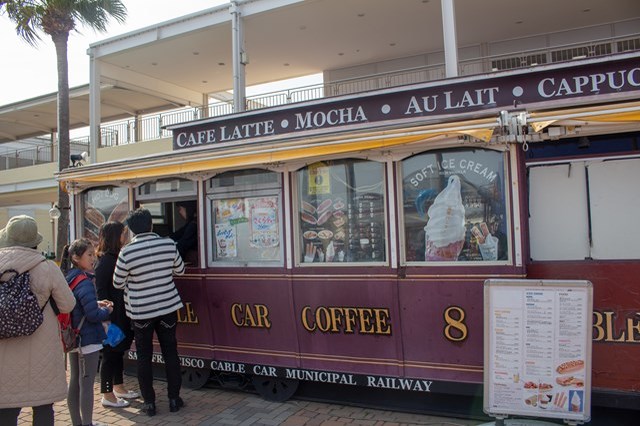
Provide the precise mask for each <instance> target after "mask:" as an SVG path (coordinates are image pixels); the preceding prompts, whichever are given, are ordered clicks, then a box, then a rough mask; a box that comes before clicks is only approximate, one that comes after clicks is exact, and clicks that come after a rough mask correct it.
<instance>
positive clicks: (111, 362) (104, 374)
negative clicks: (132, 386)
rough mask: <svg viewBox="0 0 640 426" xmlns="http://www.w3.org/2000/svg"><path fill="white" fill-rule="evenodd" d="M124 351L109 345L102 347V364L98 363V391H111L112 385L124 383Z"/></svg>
mask: <svg viewBox="0 0 640 426" xmlns="http://www.w3.org/2000/svg"><path fill="white" fill-rule="evenodd" d="M123 359H124V352H122V351H115V350H113V348H112V347H110V346H105V347H104V348H103V349H102V364H100V392H102V393H109V392H113V385H121V384H122V383H124V377H123V371H124V361H123Z"/></svg>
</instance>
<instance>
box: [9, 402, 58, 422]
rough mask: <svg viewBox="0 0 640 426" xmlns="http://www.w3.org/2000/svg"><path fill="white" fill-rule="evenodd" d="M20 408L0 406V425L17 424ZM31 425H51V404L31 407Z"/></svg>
mask: <svg viewBox="0 0 640 426" xmlns="http://www.w3.org/2000/svg"><path fill="white" fill-rule="evenodd" d="M20 410H22V408H0V425H2V426H5V425H6V426H12V425H17V424H18V416H19V415H20ZM33 426H53V404H45V405H39V406H37V407H33Z"/></svg>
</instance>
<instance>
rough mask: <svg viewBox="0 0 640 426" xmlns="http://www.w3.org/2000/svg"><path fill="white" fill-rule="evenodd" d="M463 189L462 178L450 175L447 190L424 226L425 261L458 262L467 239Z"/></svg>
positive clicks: (433, 205)
mask: <svg viewBox="0 0 640 426" xmlns="http://www.w3.org/2000/svg"><path fill="white" fill-rule="evenodd" d="M460 190H461V184H460V178H459V177H458V176H457V175H452V176H450V177H449V181H448V183H447V187H446V188H445V189H443V190H442V191H441V192H440V193H439V194H438V196H437V197H436V199H435V201H434V202H433V204H432V205H431V207H429V210H428V211H427V215H428V216H429V219H428V221H427V226H425V227H424V231H425V260H430V261H454V260H458V256H459V255H460V251H461V250H462V246H463V245H464V236H465V226H464V215H465V210H464V206H463V205H462V196H461V194H460Z"/></svg>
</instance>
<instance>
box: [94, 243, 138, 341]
mask: <svg viewBox="0 0 640 426" xmlns="http://www.w3.org/2000/svg"><path fill="white" fill-rule="evenodd" d="M117 260H118V255H117V254H114V253H105V254H103V255H102V256H100V259H98V264H97V265H96V271H95V272H96V275H95V277H96V290H97V292H98V300H105V299H106V300H110V301H112V302H113V312H111V316H110V318H109V319H110V320H111V322H112V323H113V324H115V325H117V326H118V327H119V328H120V330H122V332H123V333H124V334H125V336H126V337H125V339H124V340H123V341H122V342H121V343H120V344H119V345H118V346H116V347H115V348H114V350H116V351H126V350H128V349H129V347H130V346H131V342H132V341H133V330H131V320H130V319H129V317H127V311H126V309H125V307H124V290H122V289H118V288H115V287H114V286H113V271H114V270H115V269H116V261H117Z"/></svg>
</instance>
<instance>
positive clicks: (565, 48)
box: [0, 33, 640, 170]
mask: <svg viewBox="0 0 640 426" xmlns="http://www.w3.org/2000/svg"><path fill="white" fill-rule="evenodd" d="M638 50H640V33H638V34H634V35H631V36H625V37H616V38H608V39H600V40H593V41H590V42H587V43H585V42H582V43H576V44H570V45H562V46H554V47H547V48H545V49H533V50H527V51H521V52H517V53H510V54H503V55H495V56H486V57H481V58H474V59H468V60H463V61H460V63H459V64H458V72H459V75H460V76H469V75H477V74H483V73H491V72H496V71H502V70H506V69H517V68H526V67H535V66H539V65H544V64H550V63H555V62H563V61H570V60H574V59H583V58H585V57H597V56H602V55H607V54H611V53H622V52H631V51H638ZM445 77H446V76H445V71H444V64H434V65H429V66H423V67H418V68H411V69H404V70H400V71H393V72H387V73H381V74H375V75H367V76H360V77H357V78H351V79H346V80H340V81H334V82H325V83H322V84H315V85H311V86H304V87H298V88H292V89H287V90H279V91H276V92H271V93H265V94H260V95H256V96H250V97H247V100H246V110H257V109H262V108H273V107H278V106H281V105H286V104H292V103H297V102H305V101H310V100H314V99H321V98H329V97H333V96H340V95H348V94H356V93H363V92H367V91H370V90H377V89H383V88H389V87H397V86H403V85H407V84H415V83H422V82H427V81H434V80H441V79H444V78H445ZM205 108H206V109H205ZM228 114H233V105H232V104H231V103H224V102H219V103H215V104H211V105H209V106H207V107H204V108H192V107H190V108H182V109H179V110H172V111H167V112H164V113H160V114H155V115H149V116H144V117H138V118H132V119H128V120H122V121H117V122H113V123H108V124H104V125H102V126H101V127H100V132H101V138H100V146H101V147H107V146H117V145H126V144H130V143H135V142H142V141H149V140H157V139H161V138H167V137H171V131H169V130H166V128H165V126H168V125H173V124H179V123H186V122H189V121H193V120H197V119H200V118H205V117H219V116H223V115H228ZM73 141H75V142H77V143H78V144H79V145H82V146H84V147H85V148H84V149H81V150H80V152H81V151H86V150H87V149H88V137H85V138H81V139H74V140H73ZM47 149H48V147H38V148H32V149H22V150H20V151H19V152H18V151H15V152H11V153H6V152H5V153H2V152H0V170H2V169H3V167H4V168H5V169H8V168H15V167H23V166H30V165H33V164H39V163H41V162H47V161H54V159H53V157H52V155H51V154H50V153H49V154H47V152H48V151H47ZM72 149H73V148H72ZM28 151H34V152H30V153H29V152H28ZM40 151H42V152H40Z"/></svg>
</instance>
